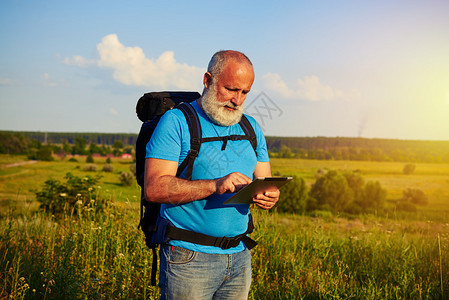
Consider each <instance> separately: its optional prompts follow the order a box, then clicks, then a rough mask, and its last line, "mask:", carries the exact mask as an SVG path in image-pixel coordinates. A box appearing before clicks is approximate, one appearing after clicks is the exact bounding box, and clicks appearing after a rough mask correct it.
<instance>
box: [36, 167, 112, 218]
mask: <svg viewBox="0 0 449 300" xmlns="http://www.w3.org/2000/svg"><path fill="white" fill-rule="evenodd" d="M64 178H65V179H66V182H61V181H59V180H56V179H52V178H50V179H48V180H47V181H45V183H44V186H43V187H42V190H40V191H35V192H34V193H35V194H36V200H37V201H38V202H40V208H41V209H44V210H46V211H49V212H51V213H53V214H56V213H62V212H64V211H66V210H68V209H74V210H76V209H77V207H78V205H80V207H84V206H90V207H92V206H93V203H95V205H94V206H95V210H97V211H98V210H103V209H104V208H105V207H106V206H108V205H109V204H110V201H109V200H106V199H104V198H100V197H99V196H98V194H97V188H98V186H97V185H98V181H99V179H100V178H101V176H98V175H97V176H96V177H95V178H93V177H90V176H86V177H84V178H80V177H77V176H74V175H72V174H71V173H67V174H66V176H65V177H64Z"/></svg>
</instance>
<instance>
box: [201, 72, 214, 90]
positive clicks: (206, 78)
mask: <svg viewBox="0 0 449 300" xmlns="http://www.w3.org/2000/svg"><path fill="white" fill-rule="evenodd" d="M203 84H204V87H205V88H206V89H208V88H209V86H210V85H211V84H212V74H211V73H209V72H206V73H204V78H203Z"/></svg>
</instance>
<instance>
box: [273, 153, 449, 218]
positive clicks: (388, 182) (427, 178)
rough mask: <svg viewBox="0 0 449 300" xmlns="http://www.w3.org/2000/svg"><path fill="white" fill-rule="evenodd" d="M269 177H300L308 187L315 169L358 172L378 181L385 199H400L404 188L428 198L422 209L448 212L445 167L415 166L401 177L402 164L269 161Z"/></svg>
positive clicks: (448, 183)
mask: <svg viewBox="0 0 449 300" xmlns="http://www.w3.org/2000/svg"><path fill="white" fill-rule="evenodd" d="M271 164H272V169H273V173H275V172H279V173H281V174H292V175H297V176H299V177H303V178H304V179H305V180H306V181H307V183H308V184H309V185H311V184H312V183H313V182H315V173H316V171H317V170H318V169H332V170H348V171H354V170H359V171H360V172H361V174H362V176H363V178H364V179H365V181H379V182H380V184H381V185H382V187H384V188H385V189H386V190H387V191H388V199H391V200H396V199H399V198H401V196H402V191H403V190H405V189H407V188H418V189H421V190H422V191H423V192H424V193H425V194H426V195H427V196H428V197H429V205H428V207H427V208H426V209H429V210H435V211H440V210H444V211H449V164H424V163H417V164H415V165H416V170H415V172H414V173H413V174H409V175H405V174H403V172H402V170H403V168H404V166H405V163H398V162H367V161H323V160H304V159H272V161H271Z"/></svg>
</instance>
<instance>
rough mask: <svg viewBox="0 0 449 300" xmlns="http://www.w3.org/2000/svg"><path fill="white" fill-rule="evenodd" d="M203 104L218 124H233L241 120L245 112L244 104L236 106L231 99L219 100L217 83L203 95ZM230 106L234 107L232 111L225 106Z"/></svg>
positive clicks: (204, 108) (210, 116)
mask: <svg viewBox="0 0 449 300" xmlns="http://www.w3.org/2000/svg"><path fill="white" fill-rule="evenodd" d="M201 105H202V107H203V110H204V112H205V113H206V115H207V116H208V117H209V118H210V119H211V120H212V122H214V123H215V124H217V125H220V126H232V125H234V124H237V123H238V122H240V119H241V118H242V114H243V105H240V106H236V105H234V104H233V103H231V102H230V101H227V102H219V101H218V100H217V90H216V88H215V84H212V85H211V86H210V88H209V89H207V90H206V91H205V92H204V94H203V96H202V97H201ZM225 106H229V107H232V108H234V109H235V110H234V111H230V110H228V109H226V108H225Z"/></svg>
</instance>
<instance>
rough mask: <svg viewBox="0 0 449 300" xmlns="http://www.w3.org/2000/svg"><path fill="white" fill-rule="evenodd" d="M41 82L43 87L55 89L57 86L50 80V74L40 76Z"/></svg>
mask: <svg viewBox="0 0 449 300" xmlns="http://www.w3.org/2000/svg"><path fill="white" fill-rule="evenodd" d="M42 80H43V82H44V85H45V86H51V87H55V86H57V85H58V84H57V82H56V81H54V80H53V79H51V77H50V74H48V73H44V75H42Z"/></svg>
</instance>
